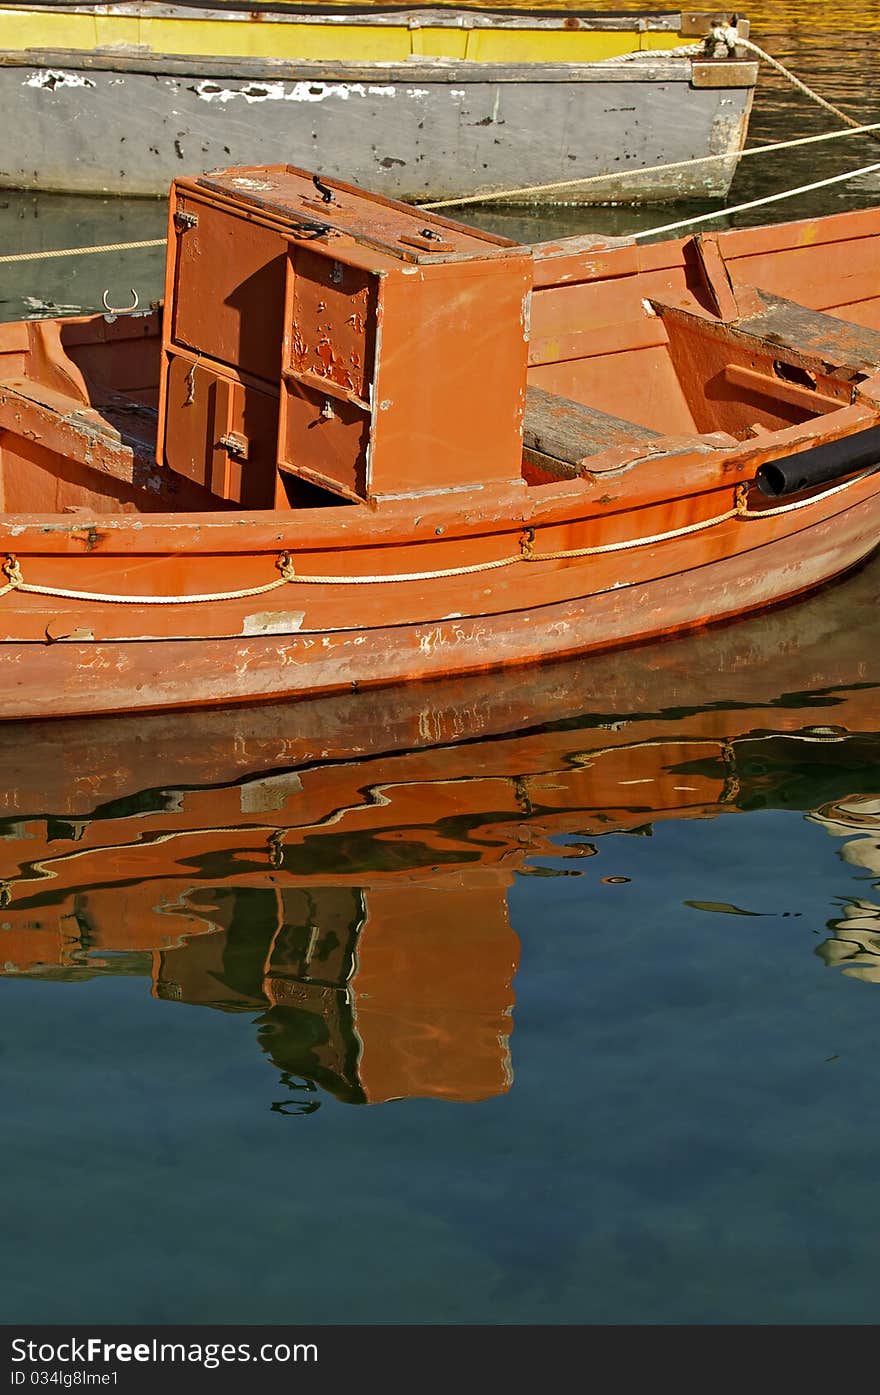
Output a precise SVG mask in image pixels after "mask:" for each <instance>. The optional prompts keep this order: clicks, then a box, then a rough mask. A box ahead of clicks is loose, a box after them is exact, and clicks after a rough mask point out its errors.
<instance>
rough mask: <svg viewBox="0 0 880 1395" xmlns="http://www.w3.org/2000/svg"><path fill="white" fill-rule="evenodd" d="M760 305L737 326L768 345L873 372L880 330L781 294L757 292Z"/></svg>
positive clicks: (879, 351)
mask: <svg viewBox="0 0 880 1395" xmlns="http://www.w3.org/2000/svg"><path fill="white" fill-rule="evenodd" d="M759 297H760V300H761V301H762V302H763V309H762V310H761V311H759V312H758V313H757V314H755V315H750V316H748V318H746V319H741V320H739V321H738V322H737V325H736V328H737V330H741V331H744V332H745V333H748V334H754V335H757V336H758V337H759V338H761V339H763V340H766V341H768V342H769V343H770V345H771V346H772V345H774V344H779V345H781V346H783V347H786V348H792V349H796V350H797V351H798V352H799V353H805V354H816V355H818V356H819V357H820V358H821V359H822V360H823V361H824V362H826V363H828V364H831V365H833V366H835V367H843V366H845V367H848V368H856V369H859V370H860V371H863V372H868V373H871V372H874V371H875V370H876V369H877V368H878V367H880V333H878V331H877V330H875V329H865V328H863V327H862V326H859V325H854V324H853V323H852V322H851V321H847V320H841V319H838V318H837V317H836V316H834V315H827V314H825V313H824V312H823V311H819V310H809V309H807V308H806V306H803V305H800V304H798V303H797V302H796V301H793V300H786V299H785V297H783V296H777V295H770V294H769V292H767V291H760V292H759Z"/></svg>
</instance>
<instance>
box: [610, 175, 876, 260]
mask: <svg viewBox="0 0 880 1395" xmlns="http://www.w3.org/2000/svg"><path fill="white" fill-rule="evenodd" d="M878 170H880V162H878V163H877V164H873V165H862V167H861V169H857V170H847V171H846V173H845V174H832V175H829V176H828V177H827V178H826V179H816V180H814V181H813V183H812V184H799V185H798V187H797V188H796V189H782V190H780V192H779V193H777V194H765V195H764V197H763V198H761V199H749V201H748V202H747V203H736V204H733V205H731V206H729V207H728V206H725V207H724V208H716V209H715V210H714V211H713V212H712V213H700V214H697V216H696V217H691V218H679V219H678V221H677V222H675V223H662V224H661V225H660V226H659V227H656V228H643V229H640V230H639V231H638V232H634V233H630V234H629V236H630V237H631V238H633V239H634V240H635V241H638V240H639V239H640V238H643V237H657V236H658V235H659V234H660V233H668V232H675V231H677V229H679V228H690V227H693V226H694V225H695V224H696V223H709V222H711V221H712V220H713V219H714V218H726V217H728V216H729V215H730V214H731V213H745V212H747V211H748V210H749V209H750V208H763V207H764V206H765V205H766V204H769V203H779V202H780V200H782V199H794V198H797V196H798V194H811V193H813V191H814V190H816V189H827V188H829V187H830V186H831V185H832V184H845V183H847V181H848V180H850V179H859V178H861V176H862V175H865V174H876V173H877V172H878Z"/></svg>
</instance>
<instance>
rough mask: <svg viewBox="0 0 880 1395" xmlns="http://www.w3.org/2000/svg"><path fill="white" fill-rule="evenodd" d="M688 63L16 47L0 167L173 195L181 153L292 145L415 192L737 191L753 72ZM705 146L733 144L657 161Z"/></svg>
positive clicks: (200, 163) (9, 57)
mask: <svg viewBox="0 0 880 1395" xmlns="http://www.w3.org/2000/svg"><path fill="white" fill-rule="evenodd" d="M231 72H235V73H236V74H237V76H235V77H233V76H230V75H229V74H230V73H231ZM690 73H691V62H690V60H689V59H687V58H677V59H674V58H673V59H666V60H663V61H655V60H654V57H653V55H652V56H651V58H650V61H648V62H645V63H642V62H639V63H622V64H621V63H619V64H604V65H602V64H582V65H578V64H531V65H530V64H517V65H512V66H511V65H507V64H501V63H470V64H465V63H462V62H458V61H455V62H453V63H445V62H440V61H438V62H434V63H424V62H421V61H417V62H413V63H401V64H398V65H396V66H389V65H384V64H382V65H375V64H365V63H361V64H358V65H344V64H335V63H334V64H330V63H315V62H313V63H308V64H300V63H296V64H289V63H286V62H281V63H274V64H273V63H271V62H265V61H263V60H236V59H207V60H196V59H190V58H180V57H178V58H170V59H169V58H164V57H157V56H156V55H149V54H143V53H141V54H115V53H109V52H105V53H103V54H98V53H92V52H85V53H69V52H53V53H48V52H41V53H39V54H29V55H25V54H22V53H21V52H18V53H8V52H7V53H5V54H0V107H4V106H5V107H8V108H9V110H15V111H16V112H17V131H18V137H19V138H18V139H17V140H16V142H14V143H10V148H9V149H8V150H7V151H6V152H5V155H4V158H3V161H2V166H0V185H4V186H6V187H13V188H40V189H46V190H58V191H67V192H83V193H99V192H112V193H114V194H138V195H141V194H145V195H164V194H166V193H167V190H168V185H169V183H170V181H171V179H172V178H173V177H175V176H176V175H178V174H180V173H181V172H182V171H184V170H185V171H187V172H188V173H189V172H191V173H192V174H200V173H204V172H206V171H208V170H216V169H223V168H229V167H230V166H233V165H254V164H276V163H279V162H285V163H291V164H297V165H300V166H307V167H308V168H311V169H318V170H320V171H321V173H322V174H325V175H340V176H342V177H343V178H345V179H346V180H348V181H349V182H351V183H354V184H359V185H363V186H365V187H367V188H374V189H376V190H377V191H378V192H380V193H382V194H384V195H390V196H391V197H394V198H404V199H408V200H411V201H413V202H416V203H421V202H424V201H426V200H433V199H443V198H447V197H449V198H454V197H456V196H457V195H464V196H467V195H475V194H485V195H487V196H490V195H491V191H492V190H494V189H510V188H525V189H528V188H529V187H530V186H532V185H544V184H546V183H549V182H556V183H557V184H558V187H557V188H556V190H555V192H554V193H553V196H552V197H553V200H554V201H557V202H562V203H596V202H602V201H603V200H607V199H609V198H613V199H615V200H618V201H620V202H626V203H640V202H649V201H653V200H657V199H669V198H678V197H707V198H709V197H711V198H718V197H723V195H724V194H725V192H726V190H727V188H728V186H729V184H730V180H731V178H732V176H733V172H734V169H735V168H736V163H737V157H738V152H739V150H740V148H741V145H742V142H743V138H744V135H745V129H746V123H747V119H748V111H749V105H750V102H751V89H750V88H742V87H740V88H736V87H731V88H724V89H711V88H701V89H696V88H694V87H693V86H692V84H691V82H690ZM247 74H250V76H247ZM542 130H546V131H553V132H556V133H557V137H556V138H555V139H554V140H552V141H546V140H542V139H539V138H536V135H535V132H536V131H542ZM709 150H712V151H716V152H720V153H724V152H729V158H725V159H719V160H718V161H717V162H715V163H713V164H711V165H703V164H700V165H696V166H690V167H689V166H687V164H686V163H685V165H683V166H682V167H681V168H677V169H675V170H672V171H665V172H664V171H661V172H659V173H656V174H652V173H650V168H651V167H653V166H656V165H664V164H665V163H667V162H670V161H685V162H687V161H688V160H689V159H691V158H692V157H693V156H698V155H704V154H705V153H706V152H707V151H709ZM612 173H613V175H614V178H613V179H612V180H609V181H606V180H604V179H601V178H598V176H603V175H606V174H612ZM621 175H623V176H625V177H620V176H621ZM584 179H587V180H595V181H596V182H593V183H587V184H584V183H583V182H581V181H583V180H584ZM570 180H573V181H575V182H574V183H568V182H567V181H570ZM521 198H522V201H523V202H526V203H528V202H530V201H533V202H537V201H546V199H547V195H546V194H537V195H534V196H530V195H529V194H528V193H525V194H523V195H522V196H521Z"/></svg>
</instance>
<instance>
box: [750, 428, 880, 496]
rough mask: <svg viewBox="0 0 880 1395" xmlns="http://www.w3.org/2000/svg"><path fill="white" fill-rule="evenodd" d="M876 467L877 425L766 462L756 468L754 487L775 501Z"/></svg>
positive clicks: (878, 456)
mask: <svg viewBox="0 0 880 1395" xmlns="http://www.w3.org/2000/svg"><path fill="white" fill-rule="evenodd" d="M877 464H880V426H871V427H869V428H868V430H867V431H857V432H856V433H855V435H853V436H844V437H843V438H842V439H841V440H840V441H829V442H828V443H827V444H826V445H824V446H813V447H812V448H811V449H810V450H802V451H801V452H800V454H799V455H789V456H787V457H786V458H785V459H784V460H768V461H767V464H766V465H761V466H760V467H759V468H758V470H757V472H756V474H755V484H756V485H757V486H758V488H759V489H760V491H761V493H762V494H769V495H770V497H771V498H772V499H778V498H779V497H780V495H782V494H798V493H799V492H800V491H801V490H802V489H811V488H812V487H813V485H814V484H825V483H827V481H828V480H836V479H840V478H841V477H842V476H843V475H851V474H853V472H854V471H855V470H864V469H865V468H866V467H867V466H869V465H877Z"/></svg>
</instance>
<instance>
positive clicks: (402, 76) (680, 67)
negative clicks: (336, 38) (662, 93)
mask: <svg viewBox="0 0 880 1395" xmlns="http://www.w3.org/2000/svg"><path fill="white" fill-rule="evenodd" d="M695 64H699V65H700V67H703V66H708V67H717V68H719V69H724V70H725V71H728V70H730V71H731V77H735V78H736V80H735V81H730V82H728V83H726V84H716V85H715V86H713V87H712V89H711V90H713V91H716V92H717V91H723V90H724V87H725V86H728V87H737V88H739V87H754V86H756V85H757V81H758V62H757V60H756V59H754V58H702V57H700V55H699V54H695V55H694V56H693V57H691V56H689V55H679V56H677V57H676V56H668V57H667V56H664V55H663V53H662V51H660V50H658V51H657V52H656V53H654V52H652V53H646V54H645V55H644V58H643V59H642V58H640V59H639V60H638V61H636V62H632V63H609V62H607V61H602V60H597V61H594V62H590V63H579V62H575V61H571V62H559V61H555V62H539V61H535V60H530V61H524V62H521V63H509V62H493V61H491V60H488V61H484V60H480V59H464V58H430V57H427V56H425V57H421V58H419V59H418V60H412V59H411V60H406V61H384V60H380V59H374V60H373V59H368V60H364V61H362V62H360V63H357V62H347V61H345V60H339V59H330V58H313V59H289V58H238V57H231V58H226V57H223V56H218V57H214V58H200V57H197V56H195V55H188V54H166V53H152V54H151V53H134V52H132V53H125V52H122V51H120V50H112V49H103V50H102V49H99V48H96V49H49V48H35V49H2V50H0V68H38V69H39V68H50V69H58V68H67V69H71V70H73V71H74V72H111V73H113V72H120V73H132V74H141V75H145V76H161V77H181V78H183V77H198V78H205V79H209V80H210V79H211V78H228V79H230V80H233V81H235V80H239V79H240V80H241V81H245V80H253V79H256V80H258V81H259V80H261V81H270V80H271V81H276V82H284V81H291V82H296V81H308V80H315V81H334V82H335V81H340V82H346V81H352V82H357V81H361V80H367V81H370V80H372V81H375V80H376V78H377V77H382V78H383V79H386V80H389V81H390V80H394V81H402V82H420V83H422V82H434V83H437V84H445V83H462V82H468V81H477V82H493V83H495V82H511V83H513V82H517V83H521V82H523V81H524V80H529V81H532V82H566V83H571V82H576V83H577V82H584V83H589V82H603V83H605V82H608V83H611V82H623V83H632V82H651V83H654V82H687V83H692V82H693V81H694V72H693V70H694V66H695Z"/></svg>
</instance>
